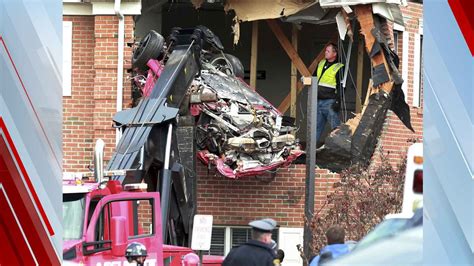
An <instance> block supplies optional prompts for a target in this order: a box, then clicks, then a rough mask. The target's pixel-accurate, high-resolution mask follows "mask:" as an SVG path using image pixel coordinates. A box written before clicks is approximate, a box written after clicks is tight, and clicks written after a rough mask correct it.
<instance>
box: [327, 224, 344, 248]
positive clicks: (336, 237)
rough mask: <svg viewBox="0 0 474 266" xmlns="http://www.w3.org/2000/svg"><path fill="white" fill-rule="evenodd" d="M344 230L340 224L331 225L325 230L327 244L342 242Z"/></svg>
mask: <svg viewBox="0 0 474 266" xmlns="http://www.w3.org/2000/svg"><path fill="white" fill-rule="evenodd" d="M344 238H345V232H344V228H342V227H340V226H332V227H330V228H329V229H328V230H327V231H326V239H327V241H328V245H333V244H344Z"/></svg>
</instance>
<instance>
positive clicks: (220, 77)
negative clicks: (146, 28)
mask: <svg viewBox="0 0 474 266" xmlns="http://www.w3.org/2000/svg"><path fill="white" fill-rule="evenodd" d="M198 28H200V29H202V30H203V31H205V32H207V34H208V36H212V37H210V38H211V39H212V40H213V41H212V43H213V44H214V45H213V46H212V47H210V48H209V49H210V50H213V51H208V50H205V49H202V50H201V53H200V58H199V64H200V70H199V71H198V74H197V75H196V76H195V77H194V79H193V80H192V82H191V85H190V86H189V88H188V90H187V92H186V96H185V98H184V101H183V103H182V104H181V106H180V110H181V111H180V114H181V115H192V116H193V117H194V118H195V121H196V133H195V140H196V144H197V148H198V152H197V157H198V158H199V159H200V160H201V161H202V162H203V163H205V164H207V165H209V164H212V165H215V166H216V168H217V170H218V171H219V173H221V174H222V175H224V176H226V177H229V178H238V177H243V176H256V175H261V174H264V173H266V172H267V171H271V170H275V169H276V168H278V167H281V166H287V165H289V164H290V163H291V162H292V161H293V160H295V159H296V158H297V157H298V156H300V155H301V154H302V153H303V151H302V150H301V149H300V146H299V143H298V140H297V139H296V138H295V134H294V132H295V127H294V122H295V121H294V119H291V118H289V117H285V116H283V115H282V114H281V112H280V111H278V110H277V109H276V108H275V107H274V106H273V105H272V104H270V103H269V102H268V101H266V100H265V99H264V98H263V97H261V96H260V95H259V94H258V93H256V92H255V90H254V89H252V88H250V87H249V86H248V85H247V84H246V83H245V82H244V81H243V80H242V79H241V78H242V77H243V67H242V64H241V63H240V61H239V60H238V59H237V58H236V57H234V56H232V55H229V54H224V53H223V52H222V46H221V45H220V41H219V39H218V38H217V36H214V35H213V33H212V32H210V31H209V30H208V29H207V28H205V27H203V26H198ZM162 39H163V38H162V37H161V35H159V34H158V33H156V32H154V31H152V32H150V33H149V34H148V35H147V37H145V39H144V41H142V44H141V45H140V47H139V48H138V49H137V51H138V52H137V51H136V53H143V51H146V50H147V46H149V47H155V46H156V45H159V46H162V47H163V48H161V49H158V50H159V51H158V50H157V51H156V52H155V54H153V55H151V54H150V55H148V61H147V63H146V67H144V66H143V65H141V66H140V65H139V64H138V65H137V64H135V65H136V66H140V67H139V68H138V69H137V71H138V72H139V75H137V76H136V78H135V85H136V86H137V87H138V89H139V90H140V91H141V92H142V95H143V97H145V98H147V97H149V96H150V95H151V94H152V93H153V92H152V90H160V88H159V87H158V86H155V84H156V82H157V81H158V80H159V79H160V76H161V73H162V71H163V69H164V68H165V67H166V65H167V64H168V61H167V60H168V58H167V57H166V56H161V57H160V54H161V53H162V50H163V49H165V47H166V45H165V44H164V43H163V42H162ZM158 42H161V43H163V44H162V45H160V44H159V43H158ZM148 49H149V48H148ZM135 61H137V60H135ZM139 62H140V61H139ZM143 70H144V71H143ZM140 72H141V73H140Z"/></svg>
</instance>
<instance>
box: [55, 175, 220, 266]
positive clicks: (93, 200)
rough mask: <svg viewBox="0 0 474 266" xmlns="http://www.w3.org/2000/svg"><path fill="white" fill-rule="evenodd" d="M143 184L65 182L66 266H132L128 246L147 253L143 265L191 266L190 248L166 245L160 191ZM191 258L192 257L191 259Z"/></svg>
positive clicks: (211, 259) (213, 261)
mask: <svg viewBox="0 0 474 266" xmlns="http://www.w3.org/2000/svg"><path fill="white" fill-rule="evenodd" d="M144 190H146V185H145V184H129V185H125V187H124V188H122V185H121V184H120V183H119V182H118V181H113V180H110V181H106V182H102V185H100V187H99V183H96V182H82V181H76V180H64V181H63V212H64V213H63V217H64V221H63V223H64V229H63V230H64V232H63V238H64V244H63V260H64V263H65V265H97V266H102V265H103V266H105V265H133V264H129V263H128V262H127V260H126V258H125V251H126V248H127V246H128V245H129V244H131V243H133V242H138V243H141V244H143V245H144V246H145V247H146V248H147V253H148V256H147V258H146V261H145V264H144V265H149V266H151V265H176V266H178V265H192V264H191V263H190V262H188V261H185V260H183V257H184V256H185V255H187V254H189V253H192V252H193V251H192V250H191V249H190V248H187V247H179V246H172V245H164V244H163V235H162V232H161V223H162V218H161V207H160V197H159V193H158V192H143V191H144ZM188 257H189V256H188ZM222 260H223V258H222V257H219V256H204V259H203V265H209V266H211V265H221V264H222Z"/></svg>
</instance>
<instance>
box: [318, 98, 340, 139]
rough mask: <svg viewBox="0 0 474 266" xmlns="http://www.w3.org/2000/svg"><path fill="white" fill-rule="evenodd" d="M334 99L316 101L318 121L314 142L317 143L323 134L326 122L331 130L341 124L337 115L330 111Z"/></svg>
mask: <svg viewBox="0 0 474 266" xmlns="http://www.w3.org/2000/svg"><path fill="white" fill-rule="evenodd" d="M335 101H336V99H318V121H317V125H316V127H317V128H316V132H317V133H316V140H317V141H319V138H320V137H321V134H322V133H323V130H324V126H325V125H326V122H329V124H330V126H331V130H332V129H334V128H336V127H337V126H339V125H340V124H341V120H339V113H337V112H335V111H334V110H333V109H332V105H333V103H334V102H335Z"/></svg>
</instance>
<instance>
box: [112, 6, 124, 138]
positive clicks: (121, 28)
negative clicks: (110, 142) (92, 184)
mask: <svg viewBox="0 0 474 266" xmlns="http://www.w3.org/2000/svg"><path fill="white" fill-rule="evenodd" d="M120 4H121V0H115V4H114V11H115V15H116V16H117V17H118V19H119V24H118V41H117V44H118V45H117V47H118V50H117V53H118V56H117V112H120V111H122V104H123V43H124V33H125V19H124V16H123V14H122V12H121V11H120ZM121 137H122V131H120V129H118V128H117V129H116V132H115V144H116V145H117V144H118V142H119V140H120V138H121Z"/></svg>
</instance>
